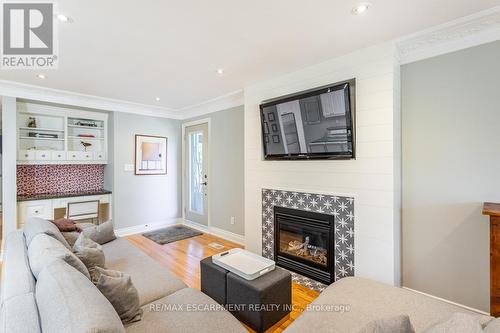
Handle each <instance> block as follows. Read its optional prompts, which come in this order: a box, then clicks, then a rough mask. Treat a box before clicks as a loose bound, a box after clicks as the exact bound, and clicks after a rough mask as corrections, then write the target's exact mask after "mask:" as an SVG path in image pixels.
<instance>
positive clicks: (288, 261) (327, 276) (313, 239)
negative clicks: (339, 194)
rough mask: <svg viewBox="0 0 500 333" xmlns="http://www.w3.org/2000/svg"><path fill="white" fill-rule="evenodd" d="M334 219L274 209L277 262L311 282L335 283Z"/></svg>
mask: <svg viewBox="0 0 500 333" xmlns="http://www.w3.org/2000/svg"><path fill="white" fill-rule="evenodd" d="M334 219H335V216H333V215H327V214H322V213H317V212H311V211H305V210H298V209H292V208H284V207H279V206H275V207H274V261H275V262H276V264H277V265H278V266H281V267H283V268H286V269H289V270H291V271H294V272H296V273H299V274H302V275H304V276H307V277H309V278H311V279H314V280H317V281H320V282H323V283H326V284H331V283H333V282H334V281H335V274H334V269H335V264H334V248H335V247H334V239H333V237H334V222H335V221H334Z"/></svg>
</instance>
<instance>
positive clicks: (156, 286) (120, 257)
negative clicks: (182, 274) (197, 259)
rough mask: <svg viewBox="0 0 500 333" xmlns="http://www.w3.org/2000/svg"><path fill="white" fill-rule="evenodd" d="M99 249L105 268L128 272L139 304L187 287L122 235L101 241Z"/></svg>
mask: <svg viewBox="0 0 500 333" xmlns="http://www.w3.org/2000/svg"><path fill="white" fill-rule="evenodd" d="M102 249H103V251H104V256H105V257H106V268H108V269H112V270H115V271H120V272H124V273H127V274H128V275H130V277H131V278H132V282H133V283H134V286H135V287H136V288H137V291H138V292H139V301H140V304H141V306H142V305H144V304H147V303H150V302H152V301H154V300H157V299H159V298H162V297H164V296H167V295H170V294H172V293H174V292H176V291H177V290H180V289H183V288H186V285H185V284H184V283H183V282H182V281H181V280H180V279H179V278H178V277H176V276H175V275H174V274H172V273H171V272H169V271H168V270H167V269H166V268H164V267H162V266H161V265H159V264H158V263H157V262H156V261H155V260H153V259H152V258H150V257H149V256H148V255H146V254H144V253H143V252H141V251H140V250H138V249H137V248H136V247H134V246H133V245H131V244H130V243H129V242H128V241H127V240H125V239H123V238H118V239H116V240H114V241H112V242H109V243H107V244H104V245H102Z"/></svg>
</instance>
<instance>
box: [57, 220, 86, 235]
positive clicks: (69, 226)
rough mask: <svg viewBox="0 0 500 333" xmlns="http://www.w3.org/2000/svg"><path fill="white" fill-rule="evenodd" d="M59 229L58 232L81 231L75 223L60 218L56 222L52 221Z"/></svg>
mask: <svg viewBox="0 0 500 333" xmlns="http://www.w3.org/2000/svg"><path fill="white" fill-rule="evenodd" d="M52 223H54V224H55V225H56V227H57V229H59V231H61V232H62V231H66V232H68V231H81V229H80V228H79V227H78V226H77V225H76V224H75V221H73V220H70V219H66V218H60V219H57V220H54V221H52Z"/></svg>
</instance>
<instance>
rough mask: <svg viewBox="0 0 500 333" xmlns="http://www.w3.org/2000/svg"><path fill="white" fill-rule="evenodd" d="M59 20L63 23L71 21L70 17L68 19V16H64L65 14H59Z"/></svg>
mask: <svg viewBox="0 0 500 333" xmlns="http://www.w3.org/2000/svg"><path fill="white" fill-rule="evenodd" d="M57 18H58V19H59V21H61V22H68V21H69V17H67V16H66V15H63V14H57Z"/></svg>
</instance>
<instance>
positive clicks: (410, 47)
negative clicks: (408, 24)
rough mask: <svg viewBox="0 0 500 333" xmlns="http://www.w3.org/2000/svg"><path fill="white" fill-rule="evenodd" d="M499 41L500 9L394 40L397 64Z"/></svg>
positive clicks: (489, 10) (492, 9) (493, 9)
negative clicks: (396, 50) (396, 49)
mask: <svg viewBox="0 0 500 333" xmlns="http://www.w3.org/2000/svg"><path fill="white" fill-rule="evenodd" d="M496 40H500V6H497V7H493V8H490V9H487V10H484V11H481V12H478V13H476V14H473V15H469V16H465V17H462V18H459V19H457V20H453V21H450V22H447V23H445V24H442V25H438V26H436V27H433V28H430V29H426V30H423V31H420V32H417V33H414V34H411V35H408V36H405V37H402V38H399V39H397V40H396V45H397V47H398V51H399V57H400V61H401V64H408V63H411V62H415V61H419V60H423V59H427V58H431V57H435V56H439V55H442V54H446V53H450V52H454V51H458V50H462V49H466V48H469V47H473V46H477V45H481V44H486V43H490V42H493V41H496Z"/></svg>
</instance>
